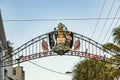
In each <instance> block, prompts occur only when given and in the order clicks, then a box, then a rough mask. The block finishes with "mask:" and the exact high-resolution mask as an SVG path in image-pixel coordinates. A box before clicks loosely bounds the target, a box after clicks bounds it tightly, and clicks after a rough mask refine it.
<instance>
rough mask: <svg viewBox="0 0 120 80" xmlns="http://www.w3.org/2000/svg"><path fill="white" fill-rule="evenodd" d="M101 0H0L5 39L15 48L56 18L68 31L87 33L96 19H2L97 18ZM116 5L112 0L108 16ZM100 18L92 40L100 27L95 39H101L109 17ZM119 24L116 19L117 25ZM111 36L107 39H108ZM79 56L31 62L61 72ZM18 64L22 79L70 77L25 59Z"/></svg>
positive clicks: (48, 27) (50, 26) (54, 24)
mask: <svg viewBox="0 0 120 80" xmlns="http://www.w3.org/2000/svg"><path fill="white" fill-rule="evenodd" d="M113 1H114V0H107V1H106V4H105V7H104V9H103V12H102V15H101V17H107V15H108V12H109V10H110V7H111V5H112V3H113ZM103 3H104V0H0V9H1V12H2V17H3V22H4V27H5V31H6V36H7V39H8V40H10V41H11V42H13V43H14V48H17V47H19V46H20V45H22V44H24V43H25V42H27V41H29V40H30V39H32V38H34V37H36V36H39V35H42V34H44V33H47V32H50V31H52V30H53V29H54V27H57V25H58V24H59V23H60V22H62V23H63V24H65V25H66V27H67V28H68V30H70V31H73V32H77V33H79V34H83V35H85V36H87V37H91V36H92V33H93V31H94V28H95V25H96V22H97V20H78V21H76V20H71V21H69V20H60V21H27V22H25V21H6V20H31V19H81V18H98V16H99V14H100V10H101V9H102V5H103ZM119 5H120V1H119V0H115V4H114V6H113V9H112V11H111V13H110V16H109V17H114V15H115V13H116V10H117V9H118V7H119ZM117 17H120V11H119V12H118V14H117ZM116 21H117V19H116V20H114V22H113V25H112V27H111V29H110V31H109V33H108V36H109V35H110V32H111V31H112V28H113V27H114V25H115V23H116ZM104 22H105V20H100V21H99V23H98V26H97V28H96V31H95V34H94V36H93V38H92V39H93V40H95V41H98V38H99V35H100V32H101V30H102V28H103V27H104V30H103V33H102V34H101V35H102V37H101V38H100V40H99V43H101V42H102V40H103V37H104V36H105V34H106V32H107V30H108V29H109V26H110V24H111V22H112V20H108V21H107V23H106V26H103V25H104ZM119 24H120V22H119V23H118V24H117V26H118V25H119ZM117 26H116V27H117ZM108 36H107V37H108ZM107 37H106V40H107ZM111 39H112V37H111ZM111 39H110V41H112V40H111ZM106 40H105V41H106ZM106 42H109V41H106ZM104 43H105V42H104ZM79 60H80V59H79V58H78V57H69V56H68V57H66V56H57V57H56V56H55V57H48V58H42V59H37V60H34V61H33V62H36V63H37V64H39V65H41V66H44V67H47V68H50V69H53V70H56V71H59V72H63V73H64V72H65V71H71V70H72V68H73V66H74V65H75V64H76V63H77V62H78V61H79ZM22 65H23V66H24V69H25V71H26V80H38V79H39V80H71V76H68V75H61V74H56V73H53V72H49V71H46V70H43V69H41V68H39V67H37V66H34V65H32V64H31V63H29V62H26V63H23V64H22Z"/></svg>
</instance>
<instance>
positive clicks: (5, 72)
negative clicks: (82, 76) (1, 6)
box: [0, 11, 13, 80]
mask: <svg viewBox="0 0 120 80" xmlns="http://www.w3.org/2000/svg"><path fill="white" fill-rule="evenodd" d="M7 51H8V45H7V40H6V35H5V30H4V26H3V21H2V16H1V11H0V57H1V56H3V55H8V56H9V55H11V54H7V53H6V52H7ZM11 59H12V58H11ZM0 65H2V61H1V59H0ZM12 72H13V67H12V66H9V67H0V80H12V77H13V75H12Z"/></svg>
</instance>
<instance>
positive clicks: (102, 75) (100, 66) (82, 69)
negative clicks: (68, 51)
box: [73, 59, 118, 80]
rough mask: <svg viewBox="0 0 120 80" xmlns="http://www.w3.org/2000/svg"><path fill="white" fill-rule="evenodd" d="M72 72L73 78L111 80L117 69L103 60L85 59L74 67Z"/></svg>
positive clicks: (77, 79) (78, 79) (79, 79)
mask: <svg viewBox="0 0 120 80" xmlns="http://www.w3.org/2000/svg"><path fill="white" fill-rule="evenodd" d="M73 73H74V76H73V80H74V79H75V80H113V79H114V77H116V75H117V74H118V70H117V68H115V67H113V66H111V65H110V64H107V63H105V62H101V61H97V60H92V59H85V60H83V61H82V62H79V63H78V64H77V65H76V66H75V67H74V69H73Z"/></svg>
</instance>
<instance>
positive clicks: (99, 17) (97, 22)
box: [91, 0, 107, 38]
mask: <svg viewBox="0 0 120 80" xmlns="http://www.w3.org/2000/svg"><path fill="white" fill-rule="evenodd" d="M106 1H107V0H104V3H103V5H102V9H101V11H100V14H99V19H98V20H97V23H96V25H95V28H94V30H93V33H92V36H91V38H93V36H94V34H95V31H96V29H97V26H98V23H99V21H100V18H101V15H102V12H103V9H104V6H105V4H106Z"/></svg>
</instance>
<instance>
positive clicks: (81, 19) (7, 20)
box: [3, 17, 119, 22]
mask: <svg viewBox="0 0 120 80" xmlns="http://www.w3.org/2000/svg"><path fill="white" fill-rule="evenodd" d="M106 19H107V20H111V19H114V17H111V18H106V17H103V18H79V19H76V18H74V19H73V18H72V19H6V20H3V21H5V22H14V21H16V22H17V21H23V22H24V21H64V20H65V21H83V20H106ZM115 19H119V18H115Z"/></svg>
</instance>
